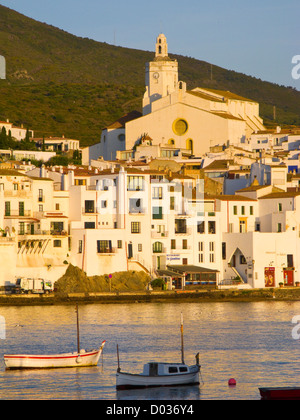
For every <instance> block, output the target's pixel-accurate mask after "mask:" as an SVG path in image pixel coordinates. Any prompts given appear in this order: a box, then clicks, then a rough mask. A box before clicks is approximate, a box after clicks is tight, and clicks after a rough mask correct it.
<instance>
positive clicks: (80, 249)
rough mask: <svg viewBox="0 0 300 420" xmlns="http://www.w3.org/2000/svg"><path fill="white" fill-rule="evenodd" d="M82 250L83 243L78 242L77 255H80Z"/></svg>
mask: <svg viewBox="0 0 300 420" xmlns="http://www.w3.org/2000/svg"><path fill="white" fill-rule="evenodd" d="M82 248H83V241H82V240H79V241H78V254H82Z"/></svg>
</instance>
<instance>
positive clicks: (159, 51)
mask: <svg viewBox="0 0 300 420" xmlns="http://www.w3.org/2000/svg"><path fill="white" fill-rule="evenodd" d="M158 53H159V54H161V46H159V47H158Z"/></svg>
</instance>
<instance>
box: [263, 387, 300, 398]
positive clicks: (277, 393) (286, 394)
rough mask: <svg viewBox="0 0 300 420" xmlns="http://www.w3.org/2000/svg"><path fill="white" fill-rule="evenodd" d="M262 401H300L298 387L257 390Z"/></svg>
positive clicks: (299, 389)
mask: <svg viewBox="0 0 300 420" xmlns="http://www.w3.org/2000/svg"><path fill="white" fill-rule="evenodd" d="M259 392H260V395H261V397H262V399H263V400H300V387H277V388H275V387H274V388H259Z"/></svg>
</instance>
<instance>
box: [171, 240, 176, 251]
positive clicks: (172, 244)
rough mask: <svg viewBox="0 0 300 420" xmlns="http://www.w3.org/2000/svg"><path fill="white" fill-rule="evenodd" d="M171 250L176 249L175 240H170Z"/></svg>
mask: <svg viewBox="0 0 300 420" xmlns="http://www.w3.org/2000/svg"><path fill="white" fill-rule="evenodd" d="M171 249H176V239H171Z"/></svg>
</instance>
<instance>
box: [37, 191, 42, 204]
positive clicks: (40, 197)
mask: <svg viewBox="0 0 300 420" xmlns="http://www.w3.org/2000/svg"><path fill="white" fill-rule="evenodd" d="M38 200H39V202H40V203H42V202H43V190H39V199H38Z"/></svg>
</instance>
